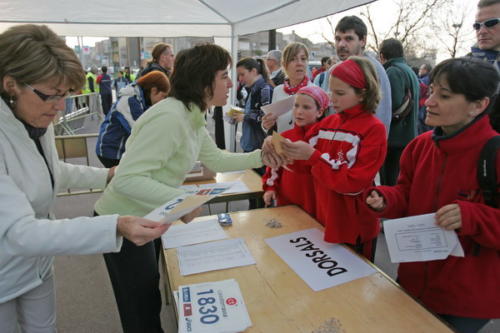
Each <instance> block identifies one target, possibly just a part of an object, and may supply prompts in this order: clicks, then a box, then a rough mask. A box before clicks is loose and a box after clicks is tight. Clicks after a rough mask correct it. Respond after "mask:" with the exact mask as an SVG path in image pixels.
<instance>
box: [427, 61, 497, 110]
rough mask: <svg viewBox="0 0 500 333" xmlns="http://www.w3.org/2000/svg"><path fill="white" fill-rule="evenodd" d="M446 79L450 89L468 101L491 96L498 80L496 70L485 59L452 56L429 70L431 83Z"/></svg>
mask: <svg viewBox="0 0 500 333" xmlns="http://www.w3.org/2000/svg"><path fill="white" fill-rule="evenodd" d="M443 78H445V79H446V81H447V83H448V85H449V87H450V89H451V91H452V92H453V93H455V94H461V95H464V96H465V99H466V100H468V101H469V102H473V101H477V100H480V99H483V98H484V97H490V98H491V97H493V95H494V94H495V93H496V91H497V87H498V84H499V82H500V75H499V74H498V72H497V70H496V69H495V68H494V67H493V66H492V65H491V64H490V63H488V62H487V61H483V60H480V59H475V58H469V57H467V58H452V59H447V60H444V61H442V62H441V63H439V64H438V65H437V66H436V67H434V69H433V70H432V72H431V75H430V80H431V83H434V82H438V81H440V80H442V79H443Z"/></svg>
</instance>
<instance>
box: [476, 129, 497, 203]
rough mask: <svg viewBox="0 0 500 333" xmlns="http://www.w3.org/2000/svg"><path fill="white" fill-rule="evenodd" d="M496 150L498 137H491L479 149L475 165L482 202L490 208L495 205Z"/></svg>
mask: <svg viewBox="0 0 500 333" xmlns="http://www.w3.org/2000/svg"><path fill="white" fill-rule="evenodd" d="M498 148H500V135H497V136H494V137H492V138H491V139H490V140H488V142H486V144H485V145H484V146H483V148H482V149H481V153H480V154H479V161H478V165H477V181H478V183H479V188H480V189H481V192H482V193H483V197H484V202H485V203H486V204H487V205H488V206H491V207H498V204H497V197H498V191H497V173H496V161H497V153H498Z"/></svg>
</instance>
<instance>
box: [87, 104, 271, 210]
mask: <svg viewBox="0 0 500 333" xmlns="http://www.w3.org/2000/svg"><path fill="white" fill-rule="evenodd" d="M125 147H126V149H125V154H124V155H123V157H122V159H121V160H120V165H119V166H118V167H117V170H116V173H115V176H114V177H113V180H112V181H111V183H110V184H109V185H108V186H107V187H106V190H105V191H104V194H103V195H102V196H101V198H100V199H99V200H98V201H97V203H96V205H95V211H96V212H97V213H98V214H99V215H103V214H110V213H118V214H120V215H136V216H144V215H146V214H148V213H149V212H150V211H152V210H153V209H155V208H157V207H159V206H160V205H162V204H164V203H165V202H167V201H169V200H171V199H173V198H175V197H177V196H179V195H181V194H183V193H184V191H183V190H182V189H180V188H179V186H180V185H181V184H182V183H183V181H184V179H185V177H186V174H187V173H188V172H189V171H191V169H192V167H193V165H194V163H195V161H197V160H200V161H201V162H203V163H204V164H205V165H206V166H207V167H208V168H210V169H211V170H213V171H217V172H221V171H233V170H242V169H249V168H258V167H261V166H262V160H261V156H260V155H261V153H260V150H256V151H253V152H251V153H230V152H227V151H224V150H220V149H218V148H217V146H216V145H215V143H214V142H213V140H212V138H211V137H210V136H209V134H208V131H207V129H206V128H205V118H204V112H202V111H200V109H199V108H198V107H197V106H195V105H194V104H192V105H190V109H188V108H186V107H185V106H184V104H183V103H182V102H181V101H179V100H177V99H175V98H173V97H169V98H167V99H165V100H163V101H161V102H159V103H157V104H155V105H154V106H152V107H151V108H149V109H148V110H147V111H146V112H145V113H144V114H143V115H142V116H141V117H140V118H139V120H138V121H137V122H136V123H135V124H134V127H133V128H132V133H131V135H130V137H129V139H128V141H127V144H126V146H125Z"/></svg>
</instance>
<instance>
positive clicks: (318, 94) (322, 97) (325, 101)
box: [297, 86, 330, 111]
mask: <svg viewBox="0 0 500 333" xmlns="http://www.w3.org/2000/svg"><path fill="white" fill-rule="evenodd" d="M297 94H304V95H307V96H309V97H311V98H312V99H314V100H315V101H316V103H318V105H319V108H320V110H322V111H324V110H326V109H327V108H328V106H330V98H329V97H328V95H327V94H326V92H324V91H323V89H321V88H320V87H317V86H307V87H304V88H300V90H299V91H298V92H297Z"/></svg>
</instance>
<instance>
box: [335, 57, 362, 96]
mask: <svg viewBox="0 0 500 333" xmlns="http://www.w3.org/2000/svg"><path fill="white" fill-rule="evenodd" d="M331 75H332V76H335V77H337V78H339V79H341V80H342V81H344V82H345V83H347V84H349V85H350V86H352V87H354V88H359V89H363V88H366V79H365V74H364V73H363V70H362V69H361V67H360V66H359V65H358V63H357V62H355V61H354V60H352V59H347V60H346V61H344V62H342V63H340V64H338V65H337V66H335V68H334V69H333V70H332V74H331Z"/></svg>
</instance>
